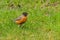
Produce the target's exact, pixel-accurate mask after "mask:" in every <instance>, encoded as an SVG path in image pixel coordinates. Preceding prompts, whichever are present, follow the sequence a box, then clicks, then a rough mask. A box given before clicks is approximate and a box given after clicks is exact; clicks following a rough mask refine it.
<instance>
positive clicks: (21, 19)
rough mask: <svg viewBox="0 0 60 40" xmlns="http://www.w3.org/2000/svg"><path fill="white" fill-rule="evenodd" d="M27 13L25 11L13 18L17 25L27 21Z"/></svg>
mask: <svg viewBox="0 0 60 40" xmlns="http://www.w3.org/2000/svg"><path fill="white" fill-rule="evenodd" d="M27 15H28V13H27V12H23V13H22V15H20V16H19V17H17V18H16V19H15V23H16V24H18V25H19V26H22V24H24V23H25V22H26V21H27Z"/></svg>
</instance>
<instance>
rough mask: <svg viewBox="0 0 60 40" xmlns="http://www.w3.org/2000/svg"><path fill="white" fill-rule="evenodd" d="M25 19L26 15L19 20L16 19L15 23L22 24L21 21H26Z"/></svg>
mask: <svg viewBox="0 0 60 40" xmlns="http://www.w3.org/2000/svg"><path fill="white" fill-rule="evenodd" d="M26 20H27V17H23V18H21V19H20V20H16V23H17V24H22V23H24V22H26Z"/></svg>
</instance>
